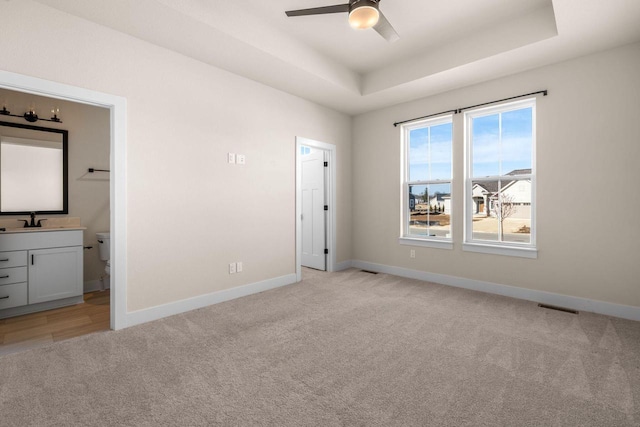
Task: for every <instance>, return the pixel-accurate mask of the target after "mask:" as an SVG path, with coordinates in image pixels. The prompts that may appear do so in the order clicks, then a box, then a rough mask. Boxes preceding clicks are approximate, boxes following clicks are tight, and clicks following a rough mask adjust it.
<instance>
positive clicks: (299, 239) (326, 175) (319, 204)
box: [296, 137, 336, 281]
mask: <svg viewBox="0 0 640 427" xmlns="http://www.w3.org/2000/svg"><path fill="white" fill-rule="evenodd" d="M335 162H336V147H335V145H332V144H327V143H324V142H320V141H314V140H311V139H307V138H302V137H296V276H297V280H298V281H300V280H302V266H305V267H310V268H314V269H317V270H323V271H334V266H335V259H336V258H335V241H336V235H335V222H336V209H335V207H336V203H335V199H336V191H335V170H336V169H335Z"/></svg>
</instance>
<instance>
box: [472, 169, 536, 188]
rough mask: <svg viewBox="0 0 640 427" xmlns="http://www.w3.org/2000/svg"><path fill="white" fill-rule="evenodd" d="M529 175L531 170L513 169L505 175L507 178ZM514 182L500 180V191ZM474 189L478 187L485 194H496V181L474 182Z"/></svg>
mask: <svg viewBox="0 0 640 427" xmlns="http://www.w3.org/2000/svg"><path fill="white" fill-rule="evenodd" d="M530 173H531V169H514V170H512V171H511V172H509V173H508V174H506V175H507V176H515V175H528V174H530ZM514 182H516V181H515V180H513V181H506V180H502V189H503V190H504V189H505V188H508V187H510V186H511V185H512V184H513V183H514ZM473 186H474V187H476V186H478V187H480V188H482V189H484V191H486V192H487V193H491V194H493V193H497V192H498V180H495V181H480V182H476V183H475V184H474V185H473Z"/></svg>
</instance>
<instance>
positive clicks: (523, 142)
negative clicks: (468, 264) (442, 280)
mask: <svg viewBox="0 0 640 427" xmlns="http://www.w3.org/2000/svg"><path fill="white" fill-rule="evenodd" d="M464 119H465V135H464V139H465V141H464V142H465V144H466V147H465V150H464V157H463V156H460V157H459V158H456V159H454V158H453V155H452V154H453V150H452V146H453V116H452V115H448V116H444V117H438V118H434V119H428V120H422V121H419V122H413V123H410V124H406V125H404V126H403V133H402V135H403V144H404V145H403V153H404V159H403V161H404V162H405V163H404V172H403V173H404V180H403V183H402V185H403V194H404V196H403V209H402V211H403V228H402V229H403V235H402V236H401V238H409V239H413V241H412V242H410V243H408V244H413V242H415V241H416V239H419V240H421V241H423V242H427V243H424V244H426V245H428V242H429V241H441V242H447V241H448V242H451V236H452V233H451V216H452V214H453V212H452V199H451V197H452V196H451V188H452V183H453V174H452V170H453V165H454V162H462V161H464V164H465V202H464V208H465V211H464V212H465V214H464V216H465V218H464V221H465V236H464V242H465V243H480V244H484V245H480V246H486V245H494V246H495V245H498V246H501V247H515V248H516V249H515V250H517V247H521V248H523V247H524V248H529V249H530V248H534V247H535V215H534V213H535V209H534V205H535V159H534V152H535V100H534V99H528V100H524V101H517V102H512V103H509V104H501V105H497V106H492V107H487V108H482V109H476V110H472V111H468V112H466V113H465V114H464ZM461 154H462V153H461ZM442 244H445V243H433V245H436V247H442V246H437V245H442ZM476 246H478V245H476Z"/></svg>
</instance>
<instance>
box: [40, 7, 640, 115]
mask: <svg viewBox="0 0 640 427" xmlns="http://www.w3.org/2000/svg"><path fill="white" fill-rule="evenodd" d="M37 1H39V2H40V3H44V4H47V5H49V6H52V7H54V8H57V9H59V10H62V11H65V12H68V13H71V14H73V15H77V16H80V17H83V18H85V19H88V20H91V21H94V22H97V23H99V24H101V25H105V26H107V27H111V28H113V29H115V30H118V31H122V32H124V33H127V34H130V35H132V36H134V37H138V38H140V39H143V40H146V41H149V42H151V43H154V44H157V45H160V46H163V47H166V48H168V49H172V50H175V51H177V52H180V53H183V54H185V55H188V56H190V57H193V58H195V59H198V60H200V61H203V62H206V63H209V64H211V65H215V66H217V67H220V68H223V69H226V70H229V71H231V72H234V73H236V74H239V75H241V76H245V77H247V78H250V79H253V80H256V81H259V82H262V83H265V84H267V85H270V86H273V87H275V88H278V89H281V90H283V91H286V92H289V93H292V94H294V95H298V96H301V97H304V98H307V99H310V100H312V101H315V102H317V103H319V104H322V105H326V106H328V107H331V108H333V109H336V110H338V111H342V112H345V113H348V114H358V113H362V112H365V111H370V110H373V109H377V108H381V107H385V106H389V105H393V104H396V103H400V102H404V101H408V100H412V99H417V98H421V97H424V96H428V95H433V94H436V93H441V92H444V91H447V90H451V89H455V88H458V87H462V86H466V85H470V84H474V83H478V82H481V81H486V80H489V79H494V78H497V77H501V76H504V75H508V74H512V73H516V72H520V71H524V70H528V69H532V68H536V67H539V66H543V65H547V64H551V63H554V62H558V61H562V60H565V59H569V58H573V57H577V56H581V55H585V54H588V53H592V52H596V51H599V50H603V49H607V48H611V47H614V46H619V45H622V44H626V43H631V42H634V41H638V40H640V25H639V22H640V0H607V1H603V0H455V1H454V0H382V1H381V2H380V10H381V11H382V12H383V13H384V15H385V16H386V17H387V19H388V20H389V21H390V22H391V24H392V25H393V26H394V28H395V29H396V31H397V32H398V34H399V35H400V40H398V41H397V42H395V43H388V42H386V41H385V40H384V39H383V38H382V37H380V36H379V35H378V34H377V33H376V32H375V31H373V30H353V29H351V28H350V27H349V25H348V22H347V15H346V14H331V15H319V16H305V17H294V18H288V17H287V16H286V15H285V14H284V11H285V10H292V9H305V8H310V7H318V6H327V5H333V4H340V3H346V2H347V0H266V1H265V0H234V1H229V0H110V1H108V2H107V1H87V0H37ZM167 29H170V31H167Z"/></svg>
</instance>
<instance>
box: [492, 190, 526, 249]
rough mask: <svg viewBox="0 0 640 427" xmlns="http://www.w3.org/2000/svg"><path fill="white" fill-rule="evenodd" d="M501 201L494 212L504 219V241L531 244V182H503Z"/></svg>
mask: <svg viewBox="0 0 640 427" xmlns="http://www.w3.org/2000/svg"><path fill="white" fill-rule="evenodd" d="M500 199H501V202H502V204H500V203H498V204H497V206H496V207H495V208H494V211H495V214H496V216H497V217H498V219H500V217H501V218H502V241H503V242H518V243H531V181H530V180H528V179H523V180H518V181H503V182H502V189H501V192H500Z"/></svg>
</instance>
